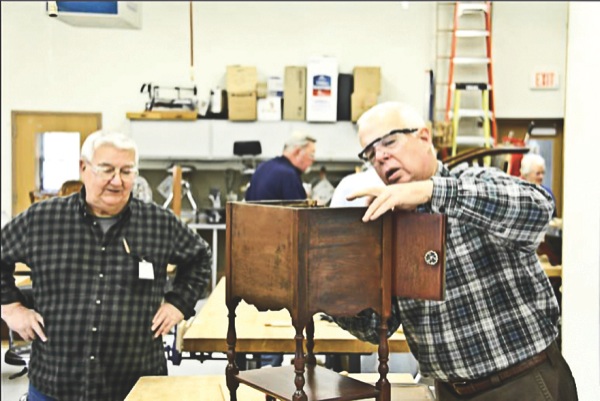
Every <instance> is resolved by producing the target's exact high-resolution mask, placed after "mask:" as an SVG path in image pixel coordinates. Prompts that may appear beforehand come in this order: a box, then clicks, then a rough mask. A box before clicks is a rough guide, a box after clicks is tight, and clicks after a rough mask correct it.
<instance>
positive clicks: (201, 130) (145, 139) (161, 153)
mask: <svg viewBox="0 0 600 401" xmlns="http://www.w3.org/2000/svg"><path fill="white" fill-rule="evenodd" d="M131 135H132V137H133V139H134V140H135V141H136V143H137V145H138V150H139V154H140V159H146V160H152V159H154V160H155V159H162V160H173V159H184V160H196V159H203V158H207V159H208V158H210V155H211V123H210V121H202V120H198V121H137V120H133V121H131Z"/></svg>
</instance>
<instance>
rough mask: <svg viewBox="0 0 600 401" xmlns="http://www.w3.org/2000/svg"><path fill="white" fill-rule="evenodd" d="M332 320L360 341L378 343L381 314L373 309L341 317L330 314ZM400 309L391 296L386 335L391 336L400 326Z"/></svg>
mask: <svg viewBox="0 0 600 401" xmlns="http://www.w3.org/2000/svg"><path fill="white" fill-rule="evenodd" d="M332 319H333V321H334V322H336V323H337V325H338V326H340V327H341V328H342V329H344V330H346V331H347V332H349V333H350V334H352V335H353V336H354V337H356V338H358V339H359V340H362V341H368V342H370V343H372V344H379V325H380V322H381V316H380V315H379V314H377V313H376V312H375V311H374V310H373V309H365V310H363V311H361V312H359V313H358V314H356V316H352V317H343V316H332ZM400 323H401V322H400V309H399V308H398V301H397V299H396V298H395V297H393V298H392V314H391V316H390V317H389V319H388V321H387V324H388V329H387V336H388V338H389V337H391V336H392V334H394V333H395V332H396V330H398V328H399V327H400Z"/></svg>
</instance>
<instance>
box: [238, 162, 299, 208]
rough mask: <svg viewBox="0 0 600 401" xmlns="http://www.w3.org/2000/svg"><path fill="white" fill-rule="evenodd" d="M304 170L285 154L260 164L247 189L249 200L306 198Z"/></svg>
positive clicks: (247, 198)
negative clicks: (295, 165) (303, 184)
mask: <svg viewBox="0 0 600 401" xmlns="http://www.w3.org/2000/svg"><path fill="white" fill-rule="evenodd" d="M301 174H302V172H301V171H300V170H299V169H297V168H296V167H294V166H293V165H292V163H291V162H290V161H289V160H288V159H287V158H286V157H285V156H278V157H276V158H274V159H271V160H269V161H266V162H264V163H262V164H261V165H259V166H258V168H257V169H256V172H255V173H254V175H253V176H252V179H251V180H250V187H249V188H248V190H247V191H246V200H247V201H261V200H296V199H306V191H305V190H304V187H303V186H302V179H301V178H300V175H301Z"/></svg>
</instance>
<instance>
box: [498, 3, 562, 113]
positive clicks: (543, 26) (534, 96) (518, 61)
mask: <svg viewBox="0 0 600 401" xmlns="http://www.w3.org/2000/svg"><path fill="white" fill-rule="evenodd" d="M567 7H568V2H558V1H556V2H528V1H518V2H515V1H496V2H493V8H494V10H493V13H492V15H493V17H494V19H493V24H492V34H493V35H492V36H493V44H492V50H493V52H494V53H493V55H492V56H493V59H494V64H493V67H494V87H495V101H496V115H497V116H498V117H500V118H502V117H505V118H531V117H537V118H557V117H562V116H563V113H564V108H565V103H564V94H565V80H564V78H565V64H566V58H565V49H566V45H567V19H566V14H567ZM535 70H537V71H539V70H542V71H544V70H555V71H556V72H558V77H559V88H558V89H551V90H535V89H531V75H532V74H533V72H534V71H535Z"/></svg>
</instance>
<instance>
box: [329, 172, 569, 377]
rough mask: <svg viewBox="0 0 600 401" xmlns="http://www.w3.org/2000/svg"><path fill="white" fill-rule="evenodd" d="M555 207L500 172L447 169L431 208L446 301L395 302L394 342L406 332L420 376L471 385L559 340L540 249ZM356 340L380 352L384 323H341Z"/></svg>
mask: <svg viewBox="0 0 600 401" xmlns="http://www.w3.org/2000/svg"><path fill="white" fill-rule="evenodd" d="M553 208H554V204H553V201H552V198H551V196H550V195H549V194H548V193H547V192H546V191H544V190H543V189H542V188H541V187H538V186H536V185H533V184H530V183H527V182H525V181H523V180H521V179H519V178H516V177H512V176H509V175H507V174H505V173H503V172H502V171H500V170H498V169H493V168H479V167H469V168H456V169H454V170H452V171H449V170H448V169H447V168H446V167H444V166H443V165H442V164H441V163H440V164H439V167H438V172H437V174H436V175H435V176H434V177H433V195H432V198H431V201H430V203H428V204H426V205H422V206H421V207H419V211H421V212H425V213H427V212H429V213H445V214H446V215H447V216H448V225H447V233H446V297H445V300H444V301H441V302H440V301H422V300H412V299H405V298H401V299H397V302H396V300H394V301H393V305H392V306H393V307H392V317H391V318H390V320H389V321H388V324H389V333H388V334H391V333H393V332H394V331H395V330H396V329H397V328H398V327H399V325H400V324H402V325H403V329H404V333H405V335H406V339H407V341H408V344H409V346H410V349H411V352H412V353H413V354H414V355H415V357H416V358H417V360H418V361H419V368H420V371H421V373H422V374H424V375H429V376H432V377H434V378H436V379H439V380H444V381H447V380H458V379H466V380H473V379H477V378H481V377H485V376H488V375H490V374H491V373H493V372H496V371H499V370H501V369H504V368H507V367H509V366H511V365H514V364H516V363H518V362H520V361H522V360H524V359H527V358H529V357H531V356H533V355H535V354H537V353H539V352H541V351H542V350H544V349H545V348H547V347H548V346H549V345H550V343H552V342H553V341H554V339H555V338H556V336H557V335H558V329H557V322H558V318H559V308H558V302H557V300H556V298H555V296H554V292H553V290H552V287H551V285H550V282H549V280H548V278H547V276H546V274H545V273H544V271H543V269H542V267H541V266H540V263H539V261H538V258H537V256H536V249H537V247H538V245H539V243H540V242H541V240H542V239H543V237H544V233H545V231H546V228H547V225H548V223H549V221H550V219H551V216H552V211H553ZM335 320H336V321H337V323H338V324H339V325H340V326H341V327H343V328H345V329H346V330H348V331H350V332H351V333H352V334H354V335H355V336H356V337H358V338H360V339H362V340H365V341H370V342H372V343H378V335H377V327H378V325H379V317H378V316H377V315H375V314H374V313H371V312H368V311H363V312H361V313H360V314H359V315H357V316H356V317H351V318H341V317H337V318H335Z"/></svg>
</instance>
